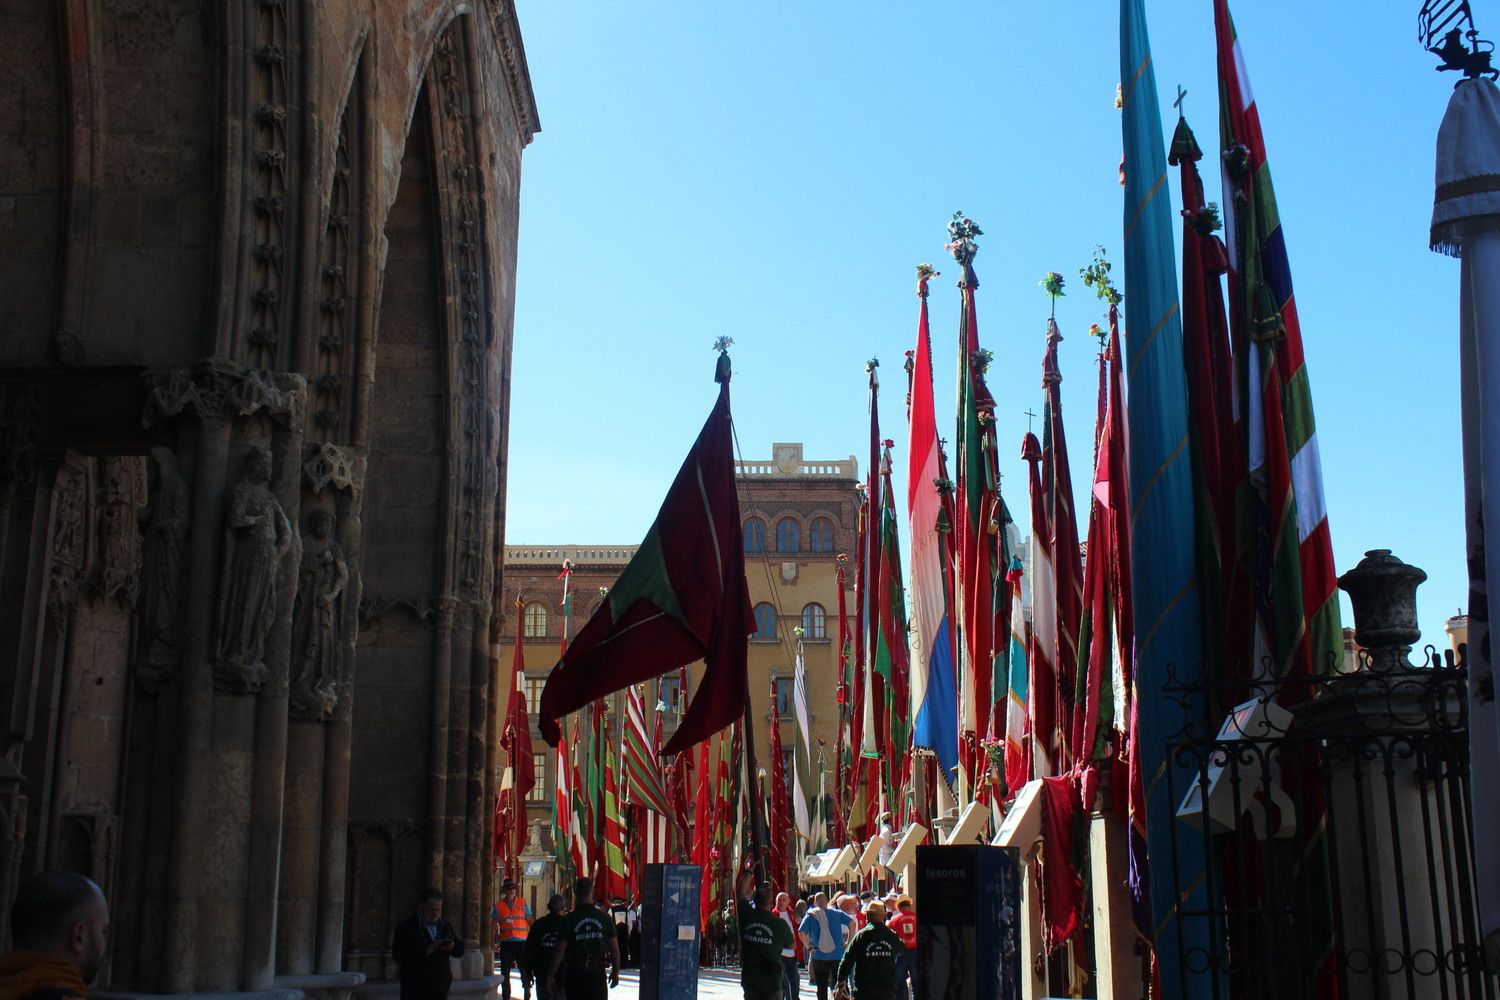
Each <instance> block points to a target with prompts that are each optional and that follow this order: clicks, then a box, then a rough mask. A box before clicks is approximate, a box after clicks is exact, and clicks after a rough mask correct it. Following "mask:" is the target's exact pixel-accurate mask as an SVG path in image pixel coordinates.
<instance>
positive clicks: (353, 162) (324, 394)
mask: <svg viewBox="0 0 1500 1000" xmlns="http://www.w3.org/2000/svg"><path fill="white" fill-rule="evenodd" d="M359 93H360V85H359V80H358V78H357V77H356V79H355V82H354V86H353V87H352V88H351V89H350V92H349V99H348V100H347V101H346V102H345V104H344V113H343V114H342V115H340V116H339V133H338V146H337V147H336V148H335V150H334V164H333V185H332V187H331V189H330V190H329V193H328V221H327V224H326V227H325V229H324V233H323V259H322V261H321V267H320V268H319V273H320V275H321V280H322V296H321V298H320V299H319V302H318V312H319V315H318V344H317V373H318V374H317V378H316V379H315V380H314V382H313V386H312V395H313V402H312V418H313V425H314V427H315V428H316V434H317V436H318V437H326V438H334V439H339V440H348V434H349V428H348V426H347V417H348V413H349V408H348V405H347V403H346V396H347V394H346V392H345V390H346V388H347V385H348V381H349V376H350V366H349V358H351V357H352V356H353V355H354V342H355V340H356V339H357V338H356V331H357V330H358V324H359V310H358V309H357V308H355V306H356V302H355V280H356V277H357V274H358V271H357V267H356V265H355V261H356V260H357V259H358V258H357V255H356V254H355V252H354V249H355V241H356V240H357V239H358V236H359V233H360V226H359V224H358V222H359V191H360V187H361V186H360V183H359V176H358V172H357V168H358V166H359V159H358V157H357V156H356V152H357V150H358V148H359V132H358V127H359V124H360V114H359V107H358V95H359Z"/></svg>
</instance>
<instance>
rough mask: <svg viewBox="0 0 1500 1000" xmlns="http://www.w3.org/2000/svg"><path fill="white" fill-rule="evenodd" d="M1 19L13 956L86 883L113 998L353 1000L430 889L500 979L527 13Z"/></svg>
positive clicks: (0, 552)
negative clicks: (508, 498)
mask: <svg viewBox="0 0 1500 1000" xmlns="http://www.w3.org/2000/svg"><path fill="white" fill-rule="evenodd" d="M0 6H3V9H0V724H3V725H4V745H3V747H0V753H3V755H0V941H3V942H8V940H9V935H10V928H9V927H8V926H5V924H6V922H7V921H8V912H9V905H10V901H11V899H12V898H13V893H14V891H15V886H16V884H17V881H18V880H19V879H20V878H23V877H24V876H25V875H27V874H29V873H30V872H33V871H37V870H43V869H70V870H75V871H79V872H82V873H85V874H87V875H89V876H90V877H92V878H94V879H95V880H96V881H97V882H99V884H100V885H101V886H103V887H104V889H105V891H106V893H107V895H108V897H109V899H110V902H111V904H112V908H113V912H114V927H115V930H114V940H113V944H112V948H111V951H112V957H111V959H110V964H109V966H108V969H107V971H106V975H105V979H106V985H107V986H108V988H109V989H111V990H115V991H121V990H129V991H139V992H150V993H174V994H186V993H209V992H213V993H221V992H245V991H262V990H270V989H273V988H281V989H300V990H303V991H305V992H307V993H314V992H317V993H330V994H331V993H345V994H346V993H347V992H348V990H350V989H351V988H353V987H355V986H357V985H358V983H359V981H360V976H359V975H352V974H351V973H362V974H364V976H367V977H368V978H369V980H371V981H372V983H371V984H370V985H366V986H364V987H362V989H364V990H371V989H372V986H374V985H375V983H376V982H378V981H382V980H389V979H390V978H391V977H392V976H393V975H394V971H395V970H394V968H393V967H392V965H391V963H390V961H389V944H390V937H391V930H392V927H393V925H394V923H395V922H396V921H397V920H399V919H401V918H402V917H404V916H405V915H407V914H409V913H410V912H411V911H412V909H413V908H414V906H415V901H416V896H417V894H418V893H419V891H420V890H421V888H422V887H423V886H424V885H426V884H429V883H430V884H435V885H437V886H440V887H441V888H442V889H443V890H444V892H445V894H446V898H447V914H448V916H449V919H451V920H452V921H453V923H454V925H455V927H457V928H458V929H459V931H460V933H461V934H462V935H463V936H464V937H465V938H466V939H467V942H468V946H469V948H470V949H471V950H470V952H469V956H468V957H467V958H466V960H465V962H464V966H463V969H462V974H463V975H464V976H466V977H468V978H471V979H472V978H475V977H478V976H480V975H482V974H483V973H484V972H486V971H487V969H488V967H487V964H486V960H487V951H488V945H489V910H490V900H493V899H494V898H495V891H494V885H493V876H492V874H491V870H492V863H491V847H490V824H491V805H490V804H491V803H492V802H493V798H494V791H495V789H494V774H495V771H496V763H497V755H498V748H497V742H496V738H495V737H496V733H495V728H494V727H495V716H494V713H493V712H492V711H491V708H492V705H491V698H492V694H493V692H494V690H495V680H496V677H497V672H498V669H499V667H498V664H497V662H496V660H495V659H494V657H493V655H492V653H493V648H494V643H493V636H492V628H496V627H498V626H499V621H498V616H497V614H496V612H495V608H494V599H495V595H496V594H497V593H498V592H499V586H500V585H499V581H498V579H497V574H498V567H499V565H500V561H499V558H498V556H499V553H500V552H501V545H502V539H503V528H504V509H505V508H504V488H505V475H506V458H505V456H506V450H505V448H506V421H507V414H508V406H509V382H510V370H509V364H510V353H511V351H510V347H511V336H512V331H511V324H512V314H513V304H514V295H515V281H514V279H515V255H516V231H517V219H518V212H517V203H518V197H519V184H520V167H521V156H522V151H523V149H524V148H525V147H526V145H527V144H528V143H529V142H530V140H531V137H532V136H533V134H534V133H535V132H536V131H537V130H538V127H539V126H538V119H537V112H536V106H535V102H534V99H533V96H532V93H531V86H530V81H529V77H528V73H527V67H526V61H525V55H524V51H523V48H522V44H521V37H520V33H519V28H518V25H517V22H516V18H515V14H514V11H513V9H512V7H511V4H510V2H509V0H469V2H456V0H320V2H305V0H7V2H6V3H5V4H3V5H0ZM374 991H375V992H381V989H380V988H379V987H378V986H376V987H375V989H374Z"/></svg>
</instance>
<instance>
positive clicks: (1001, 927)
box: [913, 844, 1022, 1000]
mask: <svg viewBox="0 0 1500 1000" xmlns="http://www.w3.org/2000/svg"><path fill="white" fill-rule="evenodd" d="M916 907H917V962H916V969H915V975H914V977H913V978H914V980H915V983H916V987H917V989H916V994H917V1000H1020V996H1021V958H1022V956H1021V954H1020V948H1021V873H1020V865H1019V862H1018V859H1017V854H1016V851H1015V850H1014V849H1013V848H1008V847H984V846H981V845H979V844H954V845H950V846H923V847H919V848H917V895H916Z"/></svg>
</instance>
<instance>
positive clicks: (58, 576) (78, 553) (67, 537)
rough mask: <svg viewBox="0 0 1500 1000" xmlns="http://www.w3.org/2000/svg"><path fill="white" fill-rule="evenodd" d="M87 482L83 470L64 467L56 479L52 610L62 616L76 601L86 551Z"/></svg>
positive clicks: (50, 588) (50, 595)
mask: <svg viewBox="0 0 1500 1000" xmlns="http://www.w3.org/2000/svg"><path fill="white" fill-rule="evenodd" d="M84 489H85V482H84V476H83V473H82V472H81V471H75V470H69V469H64V470H63V471H62V472H61V473H59V474H58V480H57V487H56V492H57V521H56V523H55V524H54V525H53V528H52V576H51V580H50V584H49V587H48V599H49V604H50V605H51V613H52V614H53V615H54V616H56V617H57V618H59V619H61V618H63V617H65V616H66V615H67V613H68V609H69V608H71V607H72V605H73V599H74V597H75V596H76V591H77V588H78V578H79V577H80V576H81V575H82V573H83V568H84V559H85V557H86V555H87V551H86V549H85V545H86V544H87V541H88V539H87V538H86V537H85V532H86V531H87V527H86V525H85V522H84V507H85V505H86V504H87V502H88V501H87V498H86V497H85V496H84Z"/></svg>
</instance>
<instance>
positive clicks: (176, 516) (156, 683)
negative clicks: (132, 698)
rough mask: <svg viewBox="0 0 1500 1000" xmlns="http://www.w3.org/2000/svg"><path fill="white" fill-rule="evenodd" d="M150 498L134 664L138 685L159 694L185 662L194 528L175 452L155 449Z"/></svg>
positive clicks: (143, 519)
mask: <svg viewBox="0 0 1500 1000" xmlns="http://www.w3.org/2000/svg"><path fill="white" fill-rule="evenodd" d="M146 497H147V499H146V507H145V509H144V510H142V512H141V533H142V535H143V536H144V541H143V543H142V546H141V547H142V549H143V552H142V559H141V577H140V593H139V603H138V604H137V606H136V607H137V611H138V618H137V621H136V635H135V655H134V657H133V658H132V659H133V664H132V665H133V666H134V668H135V677H136V680H137V681H138V682H139V683H140V684H141V686H142V687H144V688H145V689H146V690H147V691H150V692H152V693H155V692H156V691H158V690H160V689H161V687H162V685H163V684H165V683H166V682H167V681H168V680H170V679H171V678H172V676H173V675H174V674H175V673H176V672H177V665H178V663H179V660H180V654H179V651H178V648H177V619H178V613H179V609H180V607H181V603H180V600H181V587H182V565H183V555H184V547H185V546H186V545H187V537H188V528H189V527H190V526H191V524H192V513H191V507H190V501H189V494H188V486H187V483H186V482H185V481H184V480H183V478H182V475H181V473H179V472H178V471H177V456H176V455H175V454H173V453H172V451H171V449H168V448H161V447H157V448H152V449H151V464H150V468H149V471H148V481H147V490H146Z"/></svg>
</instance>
